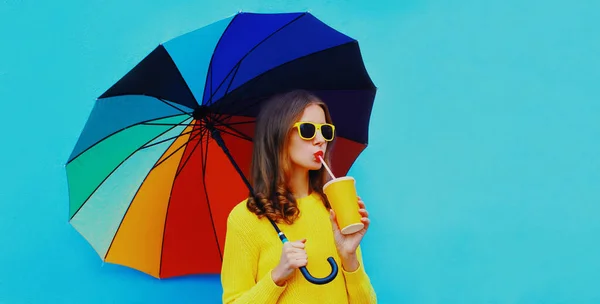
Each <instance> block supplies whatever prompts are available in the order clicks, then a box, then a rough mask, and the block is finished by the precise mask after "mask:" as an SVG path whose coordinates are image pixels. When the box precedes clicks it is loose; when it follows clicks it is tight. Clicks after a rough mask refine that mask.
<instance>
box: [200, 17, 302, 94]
mask: <svg viewBox="0 0 600 304" xmlns="http://www.w3.org/2000/svg"><path fill="white" fill-rule="evenodd" d="M305 15H306V13H303V14H301V15H300V16H298V17H296V18H294V19H293V20H292V21H290V22H288V23H286V24H284V25H283V26H281V27H280V28H278V29H277V30H276V31H274V32H272V33H271V34H269V35H268V36H267V37H265V38H264V39H263V40H262V41H260V42H258V43H257V44H256V45H255V46H254V47H252V48H251V49H250V50H249V51H248V52H247V53H246V54H245V55H244V56H242V58H240V60H239V61H238V62H237V64H236V65H235V66H234V67H233V68H232V69H231V70H230V71H229V73H227V76H226V77H225V78H223V80H222V81H221V83H220V84H219V86H218V87H217V89H216V90H215V91H212V90H211V94H210V98H209V99H208V104H210V103H212V101H213V97H214V96H215V94H216V93H217V91H219V89H220V88H221V86H222V85H223V84H224V83H225V80H227V78H228V77H229V75H231V73H232V72H233V71H234V69H235V68H236V66H238V65H241V63H242V61H243V60H244V59H246V57H248V56H249V55H250V54H251V53H252V52H253V51H254V50H255V49H256V48H258V47H259V46H260V45H261V44H263V43H264V42H265V41H267V40H269V38H271V37H273V36H274V35H275V34H277V33H279V32H280V31H282V30H283V29H284V28H286V27H288V26H289V25H290V24H292V23H294V22H296V21H297V20H298V19H300V18H302V17H304V16H305ZM232 22H233V20H232ZM219 42H220V41H219ZM215 50H216V48H215ZM210 64H211V66H212V60H211V63H210ZM238 69H239V67H238ZM211 80H212V79H211ZM231 82H233V78H232V79H231ZM211 84H212V81H211ZM226 93H227V92H226Z"/></svg>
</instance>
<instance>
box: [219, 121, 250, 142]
mask: <svg viewBox="0 0 600 304" xmlns="http://www.w3.org/2000/svg"><path fill="white" fill-rule="evenodd" d="M219 125H221V126H224V127H226V128H227V129H230V130H231V131H227V129H223V128H221V129H219V131H220V132H223V133H225V134H229V135H231V136H234V137H237V138H240V139H245V140H247V141H252V138H251V137H250V136H248V135H246V134H244V133H242V132H240V131H239V130H236V129H235V128H232V127H231V126H229V124H227V123H223V122H219Z"/></svg>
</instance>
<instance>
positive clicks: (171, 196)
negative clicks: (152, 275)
mask: <svg viewBox="0 0 600 304" xmlns="http://www.w3.org/2000/svg"><path fill="white" fill-rule="evenodd" d="M191 132H194V130H193V129H192V131H190V132H186V133H191ZM190 141H191V139H189V140H188V143H189V142H190ZM198 142H200V141H198ZM197 146H198V143H196V144H195V145H194V148H193V149H192V151H191V152H190V154H189V155H188V157H187V159H186V160H185V161H184V162H183V164H182V165H181V168H179V169H178V170H177V172H175V177H173V183H172V184H171V190H170V193H169V202H168V203H167V212H166V213H165V224H164V228H163V233H162V241H161V245H160V259H159V261H160V262H159V263H160V264H159V266H158V276H159V277H160V276H162V267H163V253H164V252H165V236H166V232H167V220H168V219H169V209H170V207H171V201H172V199H173V189H174V188H175V181H176V180H177V177H178V176H179V173H181V171H183V168H184V167H185V165H186V164H187V162H188V160H189V159H190V158H191V157H192V155H193V154H194V151H195V150H196V147H197ZM184 153H185V151H184ZM180 163H181V161H180Z"/></svg>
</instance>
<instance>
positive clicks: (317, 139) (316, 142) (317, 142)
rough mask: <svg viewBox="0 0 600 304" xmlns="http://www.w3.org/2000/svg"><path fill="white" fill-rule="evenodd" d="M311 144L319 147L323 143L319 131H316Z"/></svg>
mask: <svg viewBox="0 0 600 304" xmlns="http://www.w3.org/2000/svg"><path fill="white" fill-rule="evenodd" d="M313 143H314V145H315V146H320V145H322V144H324V143H325V138H323V134H321V131H319V130H317V134H316V135H315V138H314V140H313Z"/></svg>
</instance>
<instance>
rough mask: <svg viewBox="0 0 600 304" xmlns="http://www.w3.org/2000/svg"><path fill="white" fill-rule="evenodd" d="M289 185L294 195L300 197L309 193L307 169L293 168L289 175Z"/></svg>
mask: <svg viewBox="0 0 600 304" xmlns="http://www.w3.org/2000/svg"><path fill="white" fill-rule="evenodd" d="M290 187H291V190H292V193H293V194H294V197H296V198H302V197H305V196H308V195H309V194H310V187H309V185H308V170H306V169H302V168H294V170H293V171H292V174H291V175H290Z"/></svg>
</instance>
